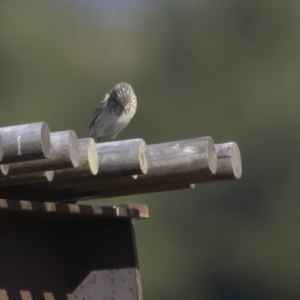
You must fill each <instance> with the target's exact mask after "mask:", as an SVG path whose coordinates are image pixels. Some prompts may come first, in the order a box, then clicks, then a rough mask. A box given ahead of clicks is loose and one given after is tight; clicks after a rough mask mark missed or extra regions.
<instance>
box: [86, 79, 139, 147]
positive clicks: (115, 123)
mask: <svg viewBox="0 0 300 300" xmlns="http://www.w3.org/2000/svg"><path fill="white" fill-rule="evenodd" d="M136 108H137V98H136V95H135V93H134V90H133V88H132V87H131V85H130V84H128V83H125V82H121V83H118V84H117V85H116V86H115V87H114V88H113V89H111V90H110V91H109V92H108V93H107V94H106V95H105V96H104V99H103V100H102V101H101V102H100V103H99V105H98V106H97V108H96V110H95V112H94V115H93V119H92V122H91V124H90V131H89V136H90V137H92V138H94V140H95V141H96V142H100V140H101V138H102V137H103V136H111V139H112V140H114V139H115V138H116V137H117V135H118V134H119V133H120V132H121V131H122V130H123V129H124V128H125V127H126V126H127V125H128V124H129V122H130V121H131V119H132V118H133V116H134V115H135V112H136Z"/></svg>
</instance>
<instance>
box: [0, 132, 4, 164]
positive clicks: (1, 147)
mask: <svg viewBox="0 0 300 300" xmlns="http://www.w3.org/2000/svg"><path fill="white" fill-rule="evenodd" d="M2 158H3V144H2V137H1V135H0V161H1V160H2Z"/></svg>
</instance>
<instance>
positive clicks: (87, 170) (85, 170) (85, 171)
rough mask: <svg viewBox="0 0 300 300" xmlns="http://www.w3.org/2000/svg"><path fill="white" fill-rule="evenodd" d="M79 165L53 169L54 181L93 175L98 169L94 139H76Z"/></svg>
mask: <svg viewBox="0 0 300 300" xmlns="http://www.w3.org/2000/svg"><path fill="white" fill-rule="evenodd" d="M78 145H79V157H80V159H79V165H78V167H76V168H71V169H65V170H57V171H55V176H54V183H55V182H61V181H64V182H65V181H70V180H72V179H74V178H82V177H86V176H93V175H96V174H97V173H98V170H99V158H98V152H97V147H96V144H95V141H94V139H92V138H85V139H80V140H78Z"/></svg>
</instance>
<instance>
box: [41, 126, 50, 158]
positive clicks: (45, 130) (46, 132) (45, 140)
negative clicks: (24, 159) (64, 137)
mask: <svg viewBox="0 0 300 300" xmlns="http://www.w3.org/2000/svg"><path fill="white" fill-rule="evenodd" d="M40 134H41V147H42V151H43V155H44V158H49V157H50V155H51V136H50V129H49V127H48V125H47V123H45V122H42V123H41V133H40Z"/></svg>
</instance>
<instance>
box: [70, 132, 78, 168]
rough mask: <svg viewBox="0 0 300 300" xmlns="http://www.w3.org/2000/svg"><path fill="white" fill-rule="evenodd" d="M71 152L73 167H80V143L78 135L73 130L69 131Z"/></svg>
mask: <svg viewBox="0 0 300 300" xmlns="http://www.w3.org/2000/svg"><path fill="white" fill-rule="evenodd" d="M69 152H70V159H71V162H72V164H73V167H74V168H76V167H78V166H79V162H80V156H79V145H78V140H77V135H76V133H75V132H74V131H73V130H70V131H69Z"/></svg>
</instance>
